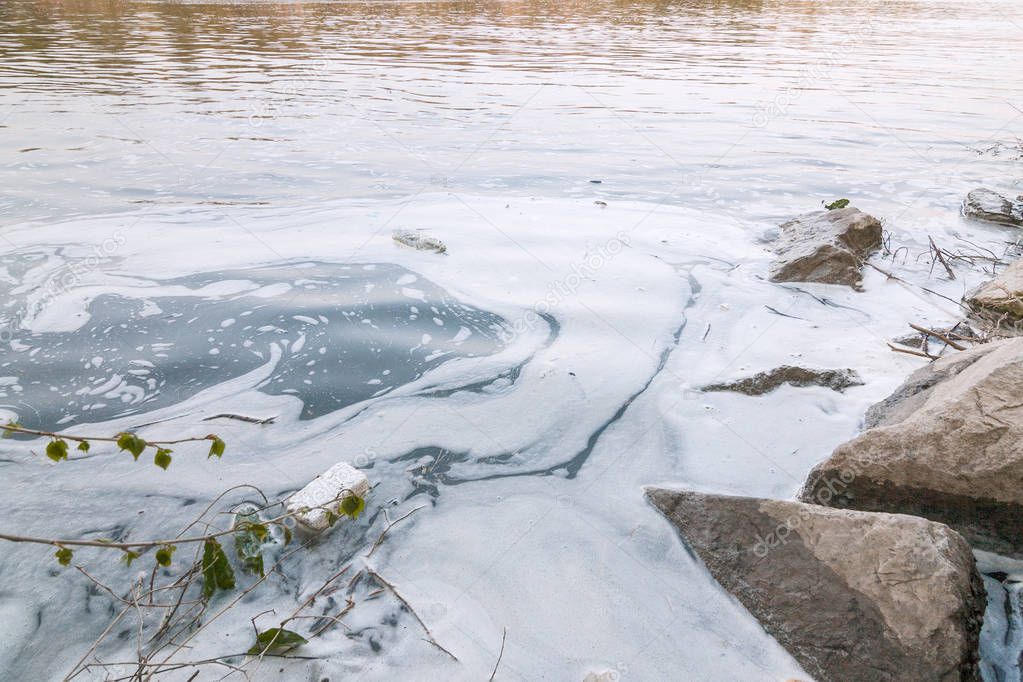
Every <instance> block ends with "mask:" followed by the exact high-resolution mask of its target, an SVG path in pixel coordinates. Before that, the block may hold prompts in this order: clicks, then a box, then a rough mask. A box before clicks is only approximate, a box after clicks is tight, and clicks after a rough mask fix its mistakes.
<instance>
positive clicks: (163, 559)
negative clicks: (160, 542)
mask: <svg viewBox="0 0 1023 682" xmlns="http://www.w3.org/2000/svg"><path fill="white" fill-rule="evenodd" d="M176 549H177V547H175V546H174V545H164V546H163V547H161V548H160V549H158V550H156V563H157V564H158V565H160V566H170V565H171V557H173V556H174V550H176Z"/></svg>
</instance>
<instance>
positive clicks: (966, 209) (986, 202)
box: [963, 187, 1023, 225]
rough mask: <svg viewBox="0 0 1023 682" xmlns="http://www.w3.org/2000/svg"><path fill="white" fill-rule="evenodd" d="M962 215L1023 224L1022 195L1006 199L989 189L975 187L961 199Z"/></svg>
mask: <svg viewBox="0 0 1023 682" xmlns="http://www.w3.org/2000/svg"><path fill="white" fill-rule="evenodd" d="M963 215H965V216H966V217H967V218H974V219H976V220H984V221H987V222H991V223H1001V224H1003V225H1023V197H1016V200H1015V201H1013V200H1011V199H1006V198H1005V197H1003V196H1002V195H1001V194H999V193H998V192H992V191H991V190H989V189H984V188H983V187H982V188H980V189H975V190H973V191H972V192H970V193H969V194H967V195H966V200H965V201H963Z"/></svg>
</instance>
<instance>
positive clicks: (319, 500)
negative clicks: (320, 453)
mask: <svg viewBox="0 0 1023 682" xmlns="http://www.w3.org/2000/svg"><path fill="white" fill-rule="evenodd" d="M368 492H369V479H368V478H366V474H364V473H362V472H361V471H359V470H358V469H356V468H355V467H353V466H352V465H351V464H348V463H347V462H338V463H337V464H335V465H334V466H332V467H331V468H329V469H327V470H326V471H325V472H323V473H322V474H320V475H319V476H317V477H316V478H314V479H313V480H312V482H310V483H309V485H307V486H306V487H304V488H302V489H301V490H299V491H298V492H297V493H295V494H294V495H292V496H291V497H290V498H289V499H288V511H289V512H293V513H295V520H296V521H298V522H299V523H301V524H302V525H303V526H305V527H306V528H309V529H311V530H314V531H323V530H326V529H327V528H329V527H330V523H329V522H328V519H327V510H326V509H322V508H320V507H323V506H326V505H331V506H334V507H336V506H337V505H338V504H339V503H340V500H341V499H343V498H344V497H348V496H349V495H358V496H359V497H365V496H366V493H368ZM302 509H307V510H308V511H301V510H302Z"/></svg>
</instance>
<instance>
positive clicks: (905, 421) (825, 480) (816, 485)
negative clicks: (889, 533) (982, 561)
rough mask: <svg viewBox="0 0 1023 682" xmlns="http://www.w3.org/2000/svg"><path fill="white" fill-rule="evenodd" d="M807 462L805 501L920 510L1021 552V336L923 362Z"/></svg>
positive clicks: (981, 541)
mask: <svg viewBox="0 0 1023 682" xmlns="http://www.w3.org/2000/svg"><path fill="white" fill-rule="evenodd" d="M866 421H867V425H868V426H870V427H871V428H868V430H866V431H864V432H863V433H862V434H860V435H859V436H858V437H856V438H854V439H853V440H851V441H849V442H847V443H844V444H842V445H840V446H838V447H837V448H836V449H835V451H834V452H833V453H832V454H831V456H830V457H829V458H828V459H827V460H825V461H824V462H822V463H821V464H818V465H817V466H816V467H814V469H813V470H812V471H811V472H810V474H809V476H808V477H807V480H806V483H805V485H804V487H803V490H802V492H801V493H800V499H802V500H803V501H805V502H814V503H817V504H826V505H829V506H833V507H843V508H851V509H861V510H867V511H886V512H896V513H902V514H915V515H919V516H923V517H925V518H928V519H932V520H934V521H939V522H942V523H945V524H948V525H949V526H951V527H952V528H954V529H956V530H957V531H959V532H960V533H962V535H963V536H964V537H965V538H966V539H967V540H968V541H970V543H971V544H973V545H974V546H975V547H977V548H979V549H984V550H988V551H991V552H996V553H998V554H1004V555H1007V556H1012V557H1017V558H1023V338H1012V339H1007V340H1003V341H997V342H991V343H987V344H983V345H980V346H975V347H974V348H971V349H969V350H966V351H963V352H961V353H957V354H955V355H952V356H949V357H947V358H942V359H940V360H936V361H935V362H933V363H931V365H929V366H927V367H924V368H923V369H921V370H918V371H917V372H915V373H914V374H913V375H911V376H910V377H909V379H908V380H907V381H906V382H905V384H904V385H903V386H902V388H900V389H899V390H897V391H896V392H895V394H894V395H892V396H891V397H889V398H887V399H886V400H884V401H883V402H881V403H879V404H878V405H875V406H874V407H873V408H871V410H870V411H869V412H868V414H867V420H866Z"/></svg>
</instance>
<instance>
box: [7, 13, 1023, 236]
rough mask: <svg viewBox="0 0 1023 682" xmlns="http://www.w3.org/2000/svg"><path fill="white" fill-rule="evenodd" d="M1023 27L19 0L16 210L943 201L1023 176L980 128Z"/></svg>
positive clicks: (994, 106)
mask: <svg viewBox="0 0 1023 682" xmlns="http://www.w3.org/2000/svg"><path fill="white" fill-rule="evenodd" d="M1021 27H1023V8H1021V7H1020V5H1019V3H1016V2H1014V1H1013V0H992V1H990V2H989V1H987V0H941V1H935V0H916V1H911V2H882V1H880V0H853V1H852V2H846V1H844V0H843V1H839V0H817V1H809V0H791V1H789V0H786V1H782V0H675V1H667V0H660V1H656V0H652V1H641V0H617V1H603V2H579V1H571V2H540V1H534V2H517V1H512V2H500V3H464V2H400V1H390V0H389V1H382V2H359V3H351V2H319V3H301V2H292V3H249V2H235V3H180V2H105V1H101V0H91V1H89V0H85V1H77V2H38V1H36V0H13V1H11V0H8V1H6V2H4V3H2V4H0V29H2V30H0V142H2V144H0V161H2V163H0V183H2V184H3V186H4V187H5V190H6V192H5V193H4V195H3V196H0V209H3V214H4V216H5V220H7V221H8V222H16V221H21V220H31V219H52V218H55V217H64V216H66V215H68V214H69V213H95V212H107V211H113V210H124V209H126V208H137V207H138V206H139V205H142V206H145V207H148V208H152V207H154V206H155V207H160V206H163V205H167V204H185V205H195V204H204V205H220V204H225V203H240V204H245V205H251V206H254V207H261V206H268V205H282V204H283V205H287V206H294V207H304V206H309V205H311V204H313V203H315V202H319V201H324V200H332V199H337V198H351V197H358V198H362V197H373V198H379V197H384V196H408V195H413V194H415V193H418V192H422V191H453V192H463V191H464V192H466V193H477V194H478V193H487V192H497V191H510V192H514V193H517V194H539V193H544V194H548V195H550V194H553V195H557V196H578V197H593V198H602V199H605V200H606V199H610V198H621V197H629V198H638V199H645V200H650V199H652V200H657V201H661V200H667V201H670V202H672V203H677V204H684V205H691V206H698V207H705V208H712V209H714V210H722V209H724V210H728V211H729V212H733V213H745V214H748V215H751V216H753V217H757V218H761V217H765V216H769V217H771V218H774V217H777V216H778V215H779V214H782V210H783V209H782V208H781V207H780V206H779V204H781V203H784V204H785V205H786V208H785V209H784V210H786V211H787V210H790V206H791V203H792V201H791V197H793V196H795V197H800V198H801V197H806V198H807V202H806V203H807V204H808V205H816V204H817V203H818V201H819V200H820V199H823V198H828V199H833V198H834V196H833V195H839V196H844V195H853V196H860V197H867V198H869V199H870V200H871V201H873V202H875V203H880V204H881V208H887V207H891V208H892V209H893V210H894V209H896V208H898V207H901V208H900V209H899V210H905V209H906V207H907V206H908V205H914V206H915V205H920V206H924V207H926V206H928V205H936V204H941V205H942V206H945V205H947V203H948V201H949V197H951V196H954V195H961V192H960V187H959V186H958V185H960V184H961V185H962V186H963V187H969V186H971V185H974V184H977V183H978V182H980V181H983V180H988V179H995V178H998V179H1002V180H1003V181H1011V180H1012V179H1013V178H1015V177H1017V176H1018V175H1019V173H1018V163H1014V162H1013V161H1012V160H1011V159H1010V158H1008V157H1005V156H1003V157H995V156H993V155H985V154H983V153H982V150H984V149H986V148H989V147H990V146H991V145H992V144H997V143H1004V142H1007V141H1010V142H1011V141H1014V137H1013V136H1014V135H1018V134H1020V120H1019V111H1018V110H1017V109H1014V108H1013V106H1012V105H1013V103H1017V106H1018V102H1020V101H1021V100H1023V97H1021V95H1023V82H1021V81H1020V79H1019V78H1018V77H1017V75H1018V63H1017V62H1018V45H1019V35H1020V31H1021V30H1023V29H1021ZM951 65H954V68H950V66H951ZM591 179H600V180H603V183H602V184H600V185H594V184H591V183H589V180H591ZM881 212H884V211H881Z"/></svg>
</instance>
